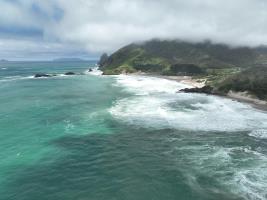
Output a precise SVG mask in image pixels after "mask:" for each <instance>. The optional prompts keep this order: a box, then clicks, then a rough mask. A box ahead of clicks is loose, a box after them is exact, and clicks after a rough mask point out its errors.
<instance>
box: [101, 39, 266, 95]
mask: <svg viewBox="0 0 267 200" xmlns="http://www.w3.org/2000/svg"><path fill="white" fill-rule="evenodd" d="M98 64H99V67H100V69H101V70H102V71H103V72H104V74H106V75H113V74H121V73H136V72H144V73H148V74H152V75H153V74H155V75H165V76H192V77H193V78H194V79H199V80H200V79H202V80H203V79H204V80H205V85H207V86H210V88H212V91H209V92H210V93H212V92H214V93H216V94H222V95H226V94H228V93H229V92H232V91H234V92H242V93H244V94H246V95H249V96H251V97H255V98H258V99H261V100H267V48H266V47H258V48H249V47H235V48H232V47H229V46H227V45H224V44H213V43H211V42H209V41H206V42H202V43H190V42H183V41H177V40H172V41H162V40H150V41H147V42H144V43H133V44H130V45H127V46H125V47H123V48H121V49H119V50H118V51H116V52H115V53H113V54H112V55H110V56H108V55H107V54H103V55H102V56H101V58H100V61H99V63H98Z"/></svg>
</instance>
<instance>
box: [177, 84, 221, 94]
mask: <svg viewBox="0 0 267 200" xmlns="http://www.w3.org/2000/svg"><path fill="white" fill-rule="evenodd" d="M179 92H185V93H204V94H216V95H221V94H220V93H219V92H218V91H217V90H216V89H215V88H213V87H211V86H209V85H206V86H204V87H201V88H184V89H181V90H179Z"/></svg>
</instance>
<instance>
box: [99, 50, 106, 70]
mask: <svg viewBox="0 0 267 200" xmlns="http://www.w3.org/2000/svg"><path fill="white" fill-rule="evenodd" d="M107 60H108V54H107V53H103V54H102V55H101V57H100V59H99V61H98V63H97V64H98V65H99V66H100V67H102V66H103V65H104V64H105V63H106V62H107Z"/></svg>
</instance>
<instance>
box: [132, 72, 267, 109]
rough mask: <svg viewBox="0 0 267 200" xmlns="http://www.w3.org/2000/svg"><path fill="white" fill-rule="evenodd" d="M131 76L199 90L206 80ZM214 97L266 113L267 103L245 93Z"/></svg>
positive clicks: (152, 75) (180, 77)
mask: <svg viewBox="0 0 267 200" xmlns="http://www.w3.org/2000/svg"><path fill="white" fill-rule="evenodd" d="M133 75H140V76H151V77H157V78H163V79H167V80H172V81H177V82H179V83H183V84H186V85H188V86H191V87H195V88H201V87H204V86H205V85H206V84H205V81H206V79H193V78H192V76H164V75H156V74H147V73H143V72H141V73H133ZM203 94H204V93H203ZM212 95H215V96H219V97H223V98H227V99H231V100H233V101H237V102H240V103H245V104H249V105H251V106H252V107H253V108H256V109H259V110H262V111H267V101H264V100H260V99H258V98H255V97H252V96H251V95H249V94H247V93H246V92H233V91H230V92H228V94H226V95H217V94H212Z"/></svg>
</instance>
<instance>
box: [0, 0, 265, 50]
mask: <svg viewBox="0 0 267 200" xmlns="http://www.w3.org/2000/svg"><path fill="white" fill-rule="evenodd" d="M0 7H1V12H0V36H1V38H0V41H1V40H2V39H3V38H8V37H9V36H11V37H12V38H13V39H14V38H15V39H16V41H19V40H20V38H25V37H27V36H28V40H30V41H31V42H32V43H34V42H36V41H37V43H38V42H39V43H40V40H42V42H43V43H50V44H51V43H55V44H60V45H62V46H64V45H66V48H67V47H69V46H75V49H80V50H79V51H87V52H89V53H93V54H98V53H101V52H104V51H106V52H109V53H110V52H112V51H114V50H116V49H117V48H119V47H121V46H123V45H126V44H128V43H131V42H135V41H143V40H148V39H151V38H163V39H182V40H188V41H193V42H197V41H203V40H205V39H210V40H211V41H214V42H220V43H227V44H229V45H232V46H238V45H242V46H243V45H247V46H257V45H262V44H264V45H266V44H267V37H266V35H267V26H266V22H267V3H266V1H265V0H235V1H232V0H202V1H199V0H183V1H182V0H168V1H166V0H158V1H154V0H131V1H128V0H68V1H66V0H45V1H44V0H35V1H34V0H28V1H22V0H13V1H7V0H2V1H1V2H0ZM2 11H4V12H2ZM8 27H13V28H12V29H11V30H10V28H8ZM13 29H15V30H19V31H15V33H14V31H13V33H12V30H13ZM31 33H35V34H32V35H31ZM34 37H35V39H32V40H31V38H34ZM36 38H38V40H37V39H36ZM8 39H10V38H8ZM15 46H16V44H15V43H14V47H15ZM63 49H64V48H63ZM0 51H2V49H0Z"/></svg>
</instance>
